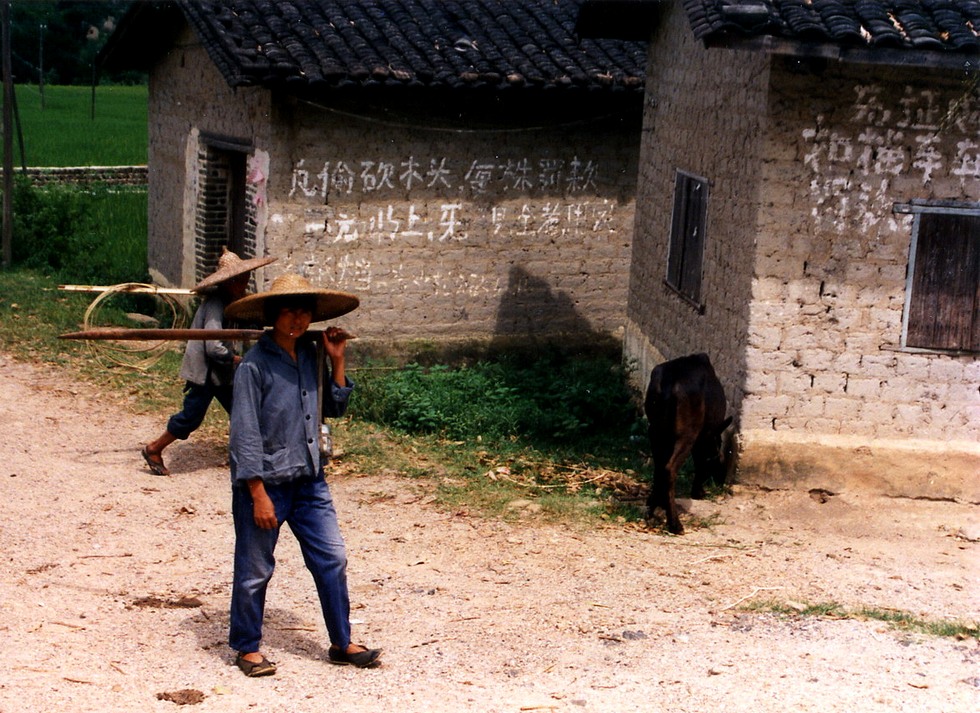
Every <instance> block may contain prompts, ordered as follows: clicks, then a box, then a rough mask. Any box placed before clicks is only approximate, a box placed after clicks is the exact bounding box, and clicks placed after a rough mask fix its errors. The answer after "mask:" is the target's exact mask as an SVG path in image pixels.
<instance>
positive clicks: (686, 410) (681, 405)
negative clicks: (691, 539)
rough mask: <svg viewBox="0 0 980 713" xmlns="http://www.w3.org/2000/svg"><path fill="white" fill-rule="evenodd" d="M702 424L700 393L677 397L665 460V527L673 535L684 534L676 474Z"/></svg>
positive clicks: (699, 432)
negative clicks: (671, 440) (670, 445)
mask: <svg viewBox="0 0 980 713" xmlns="http://www.w3.org/2000/svg"><path fill="white" fill-rule="evenodd" d="M703 425H704V400H703V398H701V397H700V395H687V396H686V397H684V396H681V397H678V399H677V415H676V417H675V420H674V433H675V434H676V435H675V437H674V450H673V453H671V455H670V460H668V461H667V472H668V480H669V484H670V489H669V491H668V493H667V529H668V530H670V531H671V532H673V533H674V534H675V535H682V534H684V526H683V525H681V519H680V515H679V514H678V511H677V502H676V500H675V492H674V491H675V488H676V486H677V474H678V473H679V472H680V469H681V467H682V466H683V465H684V462H685V461H686V460H687V458H688V456H690V455H691V451H692V449H693V448H694V444H695V443H697V440H698V438H699V437H700V435H701V428H702V426H703Z"/></svg>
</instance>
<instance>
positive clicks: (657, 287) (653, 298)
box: [624, 8, 768, 413]
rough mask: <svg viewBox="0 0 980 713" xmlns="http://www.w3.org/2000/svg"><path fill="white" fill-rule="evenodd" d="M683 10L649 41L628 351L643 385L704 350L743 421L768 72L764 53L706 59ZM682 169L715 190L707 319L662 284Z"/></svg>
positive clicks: (705, 289)
mask: <svg viewBox="0 0 980 713" xmlns="http://www.w3.org/2000/svg"><path fill="white" fill-rule="evenodd" d="M678 10H679V8H675V9H674V10H672V11H670V12H669V13H668V15H667V16H666V17H665V21H664V22H663V23H662V24H661V26H660V28H659V29H658V31H657V33H656V34H655V35H654V37H653V39H652V41H651V43H650V47H651V50H650V63H649V66H648V68H647V89H646V96H647V105H646V107H645V110H644V119H643V122H644V124H643V144H642V147H641V156H642V158H641V163H640V169H639V185H638V188H637V219H636V228H635V236H634V247H633V259H632V264H631V266H630V287H629V307H628V323H627V329H626V338H625V344H624V349H625V351H626V354H627V356H628V357H629V358H630V359H631V360H633V361H634V362H635V363H636V365H637V369H636V372H635V377H636V381H637V386H638V387H639V388H644V389H645V387H646V383H647V380H648V379H649V375H650V370H651V369H652V368H653V367H654V366H655V365H656V364H657V363H659V362H660V361H663V360H664V359H673V358H675V357H679V356H683V355H685V354H690V353H694V352H707V353H708V354H709V356H710V357H711V360H712V363H713V364H714V366H715V370H716V371H717V372H718V375H719V378H720V379H721V380H722V382H723V383H724V384H725V390H726V393H727V395H728V399H729V401H730V403H731V404H732V409H733V411H735V412H736V413H737V412H738V410H739V408H740V404H741V400H742V396H741V395H742V384H743V382H744V379H745V365H744V352H745V346H746V342H747V338H748V337H747V332H748V324H749V307H750V297H751V276H752V271H753V264H752V263H753V257H754V247H753V242H754V233H755V220H756V215H757V209H758V203H759V200H760V199H759V196H758V191H759V188H758V171H757V166H758V163H759V160H760V159H759V157H760V155H761V151H762V147H761V145H762V142H763V139H764V132H765V86H766V82H767V77H768V71H767V65H766V63H765V60H764V58H763V57H761V56H760V55H758V54H752V53H744V52H743V53H735V54H732V53H727V52H705V51H704V49H703V47H702V46H701V44H700V43H699V42H697V41H696V40H694V38H693V37H692V36H691V32H690V28H689V26H688V23H687V20H686V18H685V17H684V16H683V13H682V12H679V11H678ZM679 58H683V61H681V60H680V59H679ZM677 170H681V171H684V172H687V173H689V174H693V175H695V176H700V177H703V178H705V179H707V180H708V183H709V187H708V192H709V196H708V220H707V228H706V232H705V256H704V265H703V274H702V285H701V302H702V303H703V313H702V312H701V311H699V310H698V309H697V308H696V307H695V306H693V305H691V304H690V303H688V302H687V301H685V300H684V299H683V298H682V297H681V296H680V295H678V294H677V293H676V292H674V291H673V290H672V289H671V288H669V287H667V286H666V284H665V282H664V280H665V276H666V274H667V259H668V252H669V251H668V248H669V241H670V232H671V213H672V206H673V200H674V177H675V172H676V171H677Z"/></svg>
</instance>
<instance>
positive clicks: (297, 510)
mask: <svg viewBox="0 0 980 713" xmlns="http://www.w3.org/2000/svg"><path fill="white" fill-rule="evenodd" d="M265 490H266V492H267V493H268V494H269V498H270V499H271V500H272V503H273V505H274V506H275V508H276V519H277V520H278V521H279V527H277V528H275V529H273V530H263V529H262V528H260V527H258V526H257V525H256V524H255V517H254V515H253V512H252V496H251V494H250V493H249V490H248V487H247V486H246V485H245V484H241V485H236V486H233V487H232V514H233V517H234V520H235V573H234V581H233V583H232V590H231V629H230V632H229V636H228V644H229V645H230V646H231V648H233V649H234V650H235V651H241V652H243V653H250V652H252V651H258V650H259V643H260V642H261V640H262V618H263V616H264V614H265V594H266V588H267V587H268V585H269V580H270V579H272V572H273V569H275V565H276V558H275V551H276V542H277V541H278V540H279V530H280V529H281V528H282V525H283V523H288V524H289V529H290V530H292V532H293V535H295V536H296V539H297V541H298V542H299V546H300V550H301V552H302V553H303V560H304V562H305V563H306V568H307V569H308V570H310V573H311V574H312V575H313V581H314V583H315V584H316V590H317V594H318V595H319V598H320V608H321V609H322V611H323V620H324V623H325V624H326V625H327V634H328V635H329V637H330V643H331V644H335V645H336V646H339V647H340V648H341V649H345V648H347V645H348V644H349V643H350V636H351V633H350V596H349V593H348V591H347V549H346V547H345V545H344V539H343V537H342V536H341V534H340V527H339V525H338V524H337V512H336V510H335V509H334V506H333V498H332V497H331V495H330V489H329V488H328V487H327V483H326V481H325V480H324V478H323V476H322V475H321V476H320V477H319V478H316V479H312V478H311V479H305V478H304V479H302V480H296V481H291V482H288V483H282V484H279V485H270V484H266V486H265Z"/></svg>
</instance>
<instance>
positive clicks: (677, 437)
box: [644, 354, 732, 535]
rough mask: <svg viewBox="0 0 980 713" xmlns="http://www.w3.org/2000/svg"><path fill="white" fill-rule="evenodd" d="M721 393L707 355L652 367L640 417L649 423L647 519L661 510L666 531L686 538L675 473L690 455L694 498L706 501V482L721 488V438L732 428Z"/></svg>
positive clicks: (675, 360) (722, 392) (724, 467)
mask: <svg viewBox="0 0 980 713" xmlns="http://www.w3.org/2000/svg"><path fill="white" fill-rule="evenodd" d="M726 408H727V403H726V401H725V390H724V388H722V385H721V382H720V381H719V380H718V377H717V376H716V375H715V370H714V369H713V368H712V366H711V361H710V360H709V359H708V355H707V354H692V355H690V356H684V357H680V358H678V359H673V360H671V361H667V362H664V363H663V364H660V365H658V366H656V367H654V369H653V372H652V373H651V374H650V385H649V386H648V387H647V394H646V402H645V403H644V411H645V412H646V416H647V420H648V421H649V422H650V447H651V449H652V451H653V467H654V470H653V484H652V486H651V488H650V496H649V497H648V498H647V518H648V519H649V518H651V517H653V513H654V510H656V509H657V508H658V507H662V508H663V509H664V511H665V512H666V515H667V529H668V530H670V531H671V532H672V533H674V534H675V535H682V534H684V526H683V525H681V521H680V518H679V517H678V514H677V503H676V502H674V487H675V485H676V484H677V472H678V471H679V470H680V468H681V466H682V465H684V461H686V460H687V457H688V455H691V454H692V453H693V455H694V484H693V486H692V488H691V497H692V498H698V499H700V498H703V497H704V485H705V483H706V482H708V480H709V479H711V480H713V481H714V482H715V483H717V484H719V485H722V484H724V482H725V477H726V474H727V473H726V463H725V460H726V453H724V452H723V449H722V437H723V435H724V432H725V430H726V429H727V428H728V426H729V424H731V422H732V419H731V417H728V418H725V410H726Z"/></svg>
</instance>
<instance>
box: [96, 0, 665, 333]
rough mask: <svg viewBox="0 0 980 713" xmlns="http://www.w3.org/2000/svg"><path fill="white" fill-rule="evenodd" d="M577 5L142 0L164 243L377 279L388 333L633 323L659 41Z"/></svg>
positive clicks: (200, 253) (128, 57) (328, 277)
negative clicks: (638, 215) (643, 126)
mask: <svg viewBox="0 0 980 713" xmlns="http://www.w3.org/2000/svg"><path fill="white" fill-rule="evenodd" d="M580 4H581V0H561V2H557V3H556V2H552V0H529V1H528V2H521V3H505V2H499V1H498V0H461V1H460V2H454V3H429V2H423V1H422V0H378V1H377V2H372V3H363V2H353V1H351V0H316V1H315V2H314V1H311V2H303V3H270V2H253V1H251V0H235V1H233V2H203V1H202V2H198V1H183V2H173V3H135V4H134V5H133V6H132V8H131V10H130V11H129V12H128V14H127V15H126V16H125V17H124V18H123V19H122V20H121V22H120V24H119V26H118V29H117V30H116V32H115V33H114V34H113V35H112V37H111V38H110V40H109V43H108V44H107V46H106V48H105V50H104V51H103V54H102V59H103V61H104V62H105V63H106V64H107V65H109V66H116V67H119V66H123V67H131V68H132V67H136V68H144V69H146V70H148V71H149V73H150V91H149V97H150V98H149V102H150V104H149V160H148V163H149V211H150V213H149V262H150V268H151V274H152V275H153V276H154V279H155V280H156V281H158V282H160V283H162V284H168V285H181V286H187V285H190V284H193V283H194V282H195V281H197V280H198V279H200V278H201V276H203V275H204V274H207V273H208V272H210V271H211V269H213V261H214V260H215V258H216V256H217V254H218V253H219V252H220V248H221V246H222V245H224V244H228V245H230V246H231V247H232V249H234V250H236V251H237V252H239V253H240V254H242V255H245V256H251V255H259V254H270V255H274V256H277V257H278V258H279V260H278V261H277V262H276V263H274V264H273V265H271V266H269V267H268V268H266V269H265V270H264V271H263V272H261V273H260V274H259V275H258V279H259V281H260V282H263V281H268V280H270V279H271V278H273V277H275V275H276V274H278V273H280V272H282V271H286V270H290V271H298V272H300V273H303V274H305V275H306V276H308V277H309V278H311V279H312V280H313V281H314V282H315V283H316V284H319V285H323V286H329V287H336V288H339V289H343V290H347V291H351V292H354V293H356V294H358V295H359V296H360V297H361V301H362V307H361V309H359V310H358V311H357V312H356V313H354V314H352V315H351V316H350V317H349V318H348V321H349V322H350V324H351V325H352V326H353V327H354V329H355V331H357V332H358V334H359V335H360V336H362V337H363V338H366V339H375V340H392V341H395V340H435V341H438V340H454V339H471V338H477V339H484V340H485V339H489V338H501V337H517V338H526V337H527V336H529V335H531V336H542V337H548V336H559V335H567V334H575V335H578V336H579V337H580V338H582V339H589V338H592V337H593V336H594V335H596V334H602V335H616V337H617V338H618V339H621V336H622V326H623V323H624V321H625V314H626V298H627V281H626V279H625V277H626V275H627V274H628V272H629V259H630V247H631V239H632V227H633V216H634V206H635V186H636V170H637V158H638V155H639V127H640V117H641V113H642V92H643V85H644V81H643V71H644V67H645V61H646V44H645V42H637V41H620V40H592V39H589V40H580V39H579V38H578V37H577V36H576V35H575V34H574V31H573V28H574V24H575V19H576V17H577V14H578V7H579V5H580Z"/></svg>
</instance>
